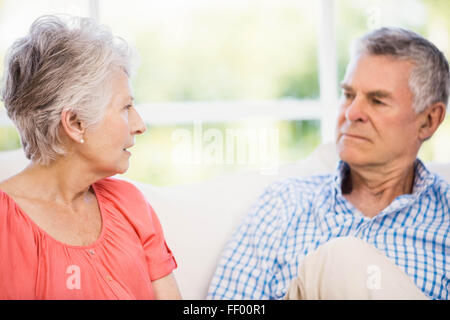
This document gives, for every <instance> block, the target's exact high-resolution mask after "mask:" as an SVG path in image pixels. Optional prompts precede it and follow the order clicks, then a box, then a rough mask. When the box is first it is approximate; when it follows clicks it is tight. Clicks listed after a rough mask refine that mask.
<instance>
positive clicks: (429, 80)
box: [352, 27, 450, 113]
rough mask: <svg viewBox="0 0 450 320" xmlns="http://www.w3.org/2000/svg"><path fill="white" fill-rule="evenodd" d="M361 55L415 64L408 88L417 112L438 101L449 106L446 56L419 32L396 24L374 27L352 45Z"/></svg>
mask: <svg viewBox="0 0 450 320" xmlns="http://www.w3.org/2000/svg"><path fill="white" fill-rule="evenodd" d="M360 54H372V55H388V56H392V57H394V58H399V59H406V60H410V61H412V62H413V63H414V67H413V70H412V71H411V75H410V78H409V87H410V89H411V91H412V93H413V96H414V101H413V108H414V110H415V111H416V112H417V113H420V112H422V111H423V110H425V109H426V108H427V107H429V106H430V105H432V104H434V103H437V102H443V103H444V104H445V105H447V103H448V95H449V87H450V75H449V66H448V62H447V59H446V58H445V56H444V54H443V53H442V52H441V51H439V49H438V48H436V46H435V45H434V44H432V43H431V42H430V41H428V40H426V39H425V38H423V37H422V36H420V35H418V34H417V33H414V32H412V31H409V30H405V29H401V28H393V27H389V28H387V27H385V28H380V29H377V30H374V31H372V32H370V33H368V34H366V35H365V36H363V37H362V38H360V39H358V40H357V41H356V42H355V44H354V45H353V48H352V56H353V57H356V56H357V55H360Z"/></svg>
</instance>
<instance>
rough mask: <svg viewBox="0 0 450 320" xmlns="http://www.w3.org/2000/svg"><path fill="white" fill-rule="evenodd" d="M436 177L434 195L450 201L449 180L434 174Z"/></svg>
mask: <svg viewBox="0 0 450 320" xmlns="http://www.w3.org/2000/svg"><path fill="white" fill-rule="evenodd" d="M433 175H434V183H433V186H432V188H433V191H434V194H436V193H437V194H439V195H441V196H443V197H445V198H447V200H448V201H450V183H449V182H448V181H447V180H444V178H442V177H441V176H439V175H438V174H435V173H433Z"/></svg>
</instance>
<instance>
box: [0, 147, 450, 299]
mask: <svg viewBox="0 0 450 320" xmlns="http://www.w3.org/2000/svg"><path fill="white" fill-rule="evenodd" d="M337 159H338V158H337V155H336V150H335V148H334V145H333V144H332V143H328V144H323V145H321V146H319V147H318V148H317V149H316V150H315V151H314V152H313V153H312V154H311V155H310V156H308V157H307V158H305V159H303V160H301V161H298V162H296V163H292V164H287V165H282V166H280V167H279V168H278V172H277V173H276V174H272V175H264V174H262V173H261V172H260V171H247V172H239V173H236V174H232V175H225V176H221V177H217V178H215V179H212V180H208V181H204V182H202V183H195V184H186V185H176V186H169V187H155V186H152V185H149V184H145V183H139V182H135V181H132V182H133V183H134V184H135V185H136V186H137V187H138V188H139V189H140V190H141V191H142V192H143V193H144V195H145V196H146V197H147V199H148V200H149V202H150V203H151V205H152V206H153V208H154V209H155V211H156V212H157V214H158V216H159V218H160V220H161V223H162V226H163V229H164V232H165V235H166V239H167V243H168V245H169V247H170V248H171V249H172V251H173V253H174V254H175V257H176V260H177V262H178V269H177V270H176V271H175V276H176V278H177V281H178V284H179V286H180V289H181V293H182V295H183V298H185V299H204V298H205V297H206V293H207V289H208V284H209V282H210V280H211V278H212V275H213V272H214V269H215V266H216V263H217V261H218V258H219V256H220V253H221V251H222V249H223V247H224V245H225V242H226V240H227V238H228V237H229V236H230V235H231V233H232V232H233V230H234V229H235V228H236V226H237V225H238V224H239V222H240V220H241V219H242V217H243V215H245V213H246V212H247V211H248V210H249V208H250V206H251V205H252V203H253V202H254V201H255V199H256V198H257V197H258V195H259V194H260V193H261V192H262V191H263V189H264V188H265V187H266V186H267V185H268V184H270V183H272V182H274V181H276V180H281V179H285V178H288V177H299V176H305V175H311V174H319V173H326V172H331V171H333V170H334V169H335V167H336V163H337ZM27 162H28V161H27V160H26V159H25V157H24V155H23V152H22V150H14V151H6V152H0V180H3V179H4V178H6V177H8V176H10V175H12V174H14V173H16V172H18V171H19V170H21V169H22V168H24V167H25V166H26V164H27ZM428 168H429V169H430V170H431V171H434V172H437V173H438V174H440V175H441V176H442V177H444V178H445V179H446V180H447V181H450V163H445V164H437V163H429V164H428ZM118 178H121V177H118Z"/></svg>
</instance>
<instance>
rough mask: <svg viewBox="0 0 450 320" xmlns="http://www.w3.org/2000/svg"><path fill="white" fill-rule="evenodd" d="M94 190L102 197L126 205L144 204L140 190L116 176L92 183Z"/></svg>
mask: <svg viewBox="0 0 450 320" xmlns="http://www.w3.org/2000/svg"><path fill="white" fill-rule="evenodd" d="M94 190H95V192H96V193H98V194H101V196H102V198H103V199H106V200H107V201H112V202H119V203H121V204H124V205H128V206H133V207H135V206H140V205H142V206H146V199H145V197H144V195H143V194H142V192H141V191H140V190H139V189H138V188H137V187H136V186H135V185H134V184H132V183H131V182H128V181H126V180H122V179H118V178H111V177H109V178H104V179H101V180H99V181H97V182H95V183H94Z"/></svg>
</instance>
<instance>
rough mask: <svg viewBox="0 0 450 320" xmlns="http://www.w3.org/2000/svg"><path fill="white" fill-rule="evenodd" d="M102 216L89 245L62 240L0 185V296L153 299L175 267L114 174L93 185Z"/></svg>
mask: <svg viewBox="0 0 450 320" xmlns="http://www.w3.org/2000/svg"><path fill="white" fill-rule="evenodd" d="M92 186H93V189H94V192H95V194H96V197H97V201H98V204H99V207H100V212H101V216H102V231H101V235H100V236H99V238H98V239H97V240H96V241H95V242H94V243H93V244H91V245H89V246H71V245H67V244H64V243H61V242H59V241H57V240H55V239H54V238H52V237H51V236H49V235H48V234H47V233H46V232H45V231H44V230H42V229H41V228H40V227H39V226H38V225H36V224H35V223H34V222H33V221H32V220H31V219H30V218H29V217H28V215H27V214H26V213H25V212H23V211H22V210H21V209H20V207H19V206H18V205H17V204H16V203H15V202H14V200H13V199H12V198H11V197H10V196H8V195H7V194H6V193H4V192H2V191H1V190H0V299H153V298H154V295H153V290H152V281H153V280H156V279H159V278H162V277H164V276H166V275H168V274H170V273H171V272H172V270H173V269H175V268H176V267H177V264H176V261H175V259H174V257H173V255H172V252H171V251H170V249H169V248H168V247H167V244H166V242H165V240H164V236H163V231H162V228H161V225H160V223H159V220H158V218H157V216H156V214H155V212H154V211H153V209H152V207H151V206H150V205H149V203H148V202H147V201H146V199H145V198H144V196H143V195H142V193H141V192H140V191H139V190H138V189H137V188H136V187H134V186H133V185H132V184H130V183H128V182H125V181H122V180H118V179H113V178H106V179H102V180H100V181H98V182H96V183H94V184H93V185H92Z"/></svg>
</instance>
